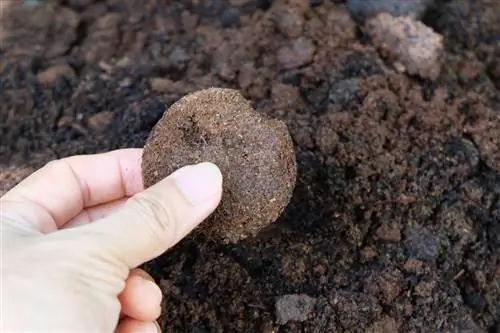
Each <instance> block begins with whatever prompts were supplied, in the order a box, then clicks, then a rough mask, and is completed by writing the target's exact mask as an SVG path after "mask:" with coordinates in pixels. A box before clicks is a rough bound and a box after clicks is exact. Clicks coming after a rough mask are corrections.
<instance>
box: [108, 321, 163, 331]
mask: <svg viewBox="0 0 500 333" xmlns="http://www.w3.org/2000/svg"><path fill="white" fill-rule="evenodd" d="M116 333H161V329H160V326H159V325H158V324H157V323H156V322H154V321H150V322H147V321H139V320H136V319H132V318H125V319H123V320H122V321H121V322H120V323H119V324H118V327H117V329H116Z"/></svg>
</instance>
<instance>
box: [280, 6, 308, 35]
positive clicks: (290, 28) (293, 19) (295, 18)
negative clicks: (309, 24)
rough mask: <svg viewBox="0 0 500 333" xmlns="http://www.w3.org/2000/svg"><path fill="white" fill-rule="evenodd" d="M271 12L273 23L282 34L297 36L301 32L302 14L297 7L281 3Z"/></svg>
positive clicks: (302, 24)
mask: <svg viewBox="0 0 500 333" xmlns="http://www.w3.org/2000/svg"><path fill="white" fill-rule="evenodd" d="M273 13H274V15H275V16H274V21H275V24H276V26H277V27H278V30H279V31H280V32H281V33H282V34H283V35H285V36H286V37H288V38H297V37H299V36H300V35H301V34H302V28H303V26H304V16H303V13H302V11H301V10H300V9H299V8H297V7H290V6H287V5H281V6H277V8H276V10H275V11H274V12H273Z"/></svg>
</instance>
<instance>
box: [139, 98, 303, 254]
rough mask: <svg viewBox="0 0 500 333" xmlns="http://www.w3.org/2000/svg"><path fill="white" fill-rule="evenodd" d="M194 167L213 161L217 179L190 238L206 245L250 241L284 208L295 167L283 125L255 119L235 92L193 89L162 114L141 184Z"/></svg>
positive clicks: (145, 159) (149, 146) (150, 141)
mask: <svg viewBox="0 0 500 333" xmlns="http://www.w3.org/2000/svg"><path fill="white" fill-rule="evenodd" d="M200 162H212V163H215V164H216V165H217V166H218V167H219V168H220V170H221V172H222V176H223V179H224V181H223V184H224V186H223V194H222V199H221V203H220V205H219V207H217V209H216V210H215V212H214V213H213V214H212V215H211V216H210V218H209V219H208V220H207V221H206V222H205V223H203V224H202V225H201V226H200V227H199V228H197V229H196V232H195V233H199V234H203V235H205V236H206V237H207V238H208V239H210V240H215V241H219V242H222V243H225V244H227V243H236V242H238V241H240V240H243V239H245V238H247V237H249V236H255V235H256V234H257V233H258V232H259V231H260V230H261V229H263V228H264V227H266V226H268V225H269V224H270V223H272V222H274V221H276V220H277V219H278V217H279V216H280V214H281V213H282V212H283V210H284V209H285V207H286V205H287V204H288V203H289V202H290V198H291V197H292V192H293V189H294V187H295V179H296V176H297V166H296V162H295V154H294V149H293V143H292V139H291V137H290V133H289V132H288V129H287V127H286V124H285V123H283V122H282V121H279V120H276V119H271V118H266V117H263V116H262V115H260V114H258V113H256V112H255V110H254V109H253V108H252V105H251V103H250V102H249V101H247V100H246V99H245V98H244V97H243V96H241V94H240V93H239V92H238V91H237V90H234V89H221V88H209V89H204V90H200V91H196V92H194V93H191V94H188V95H187V96H184V97H183V98H181V99H180V100H179V101H177V102H175V103H174V104H173V105H172V106H171V107H170V108H169V109H168V110H167V111H166V112H165V114H164V115H163V117H162V118H161V119H160V121H159V122H158V123H157V124H156V125H155V127H154V128H153V130H152V131H151V134H150V136H149V138H148V140H147V141H146V144H145V146H144V152H143V155H142V173H143V179H144V186H145V187H149V186H151V185H154V184H156V183H157V182H159V181H160V180H162V179H164V178H165V177H167V176H168V175H170V174H171V173H173V172H174V171H175V170H177V169H179V168H181V167H183V166H186V165H190V164H196V163H200Z"/></svg>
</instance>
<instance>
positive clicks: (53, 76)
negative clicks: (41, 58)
mask: <svg viewBox="0 0 500 333" xmlns="http://www.w3.org/2000/svg"><path fill="white" fill-rule="evenodd" d="M61 76H64V77H67V78H74V77H75V76H76V73H75V71H74V70H73V68H72V67H71V66H70V65H68V64H64V63H63V64H58V65H55V66H52V67H50V68H47V69H46V70H44V71H42V72H40V73H38V75H37V77H38V80H40V82H41V83H43V84H46V85H51V84H53V83H54V82H55V81H56V80H57V79H58V78H59V77H61Z"/></svg>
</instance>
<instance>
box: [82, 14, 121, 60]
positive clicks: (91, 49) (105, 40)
mask: <svg viewBox="0 0 500 333" xmlns="http://www.w3.org/2000/svg"><path fill="white" fill-rule="evenodd" d="M122 19H123V18H122V16H121V15H120V14H119V13H107V14H105V15H104V16H102V17H100V18H98V19H97V20H96V21H95V22H94V23H93V24H92V25H91V26H90V27H89V34H90V36H91V38H88V39H86V40H85V42H84V43H83V45H82V50H84V55H83V57H84V59H85V61H87V62H97V61H99V60H103V59H109V58H111V57H113V56H114V55H115V53H116V51H117V49H118V46H119V42H120V30H119V28H120V22H121V21H122Z"/></svg>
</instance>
